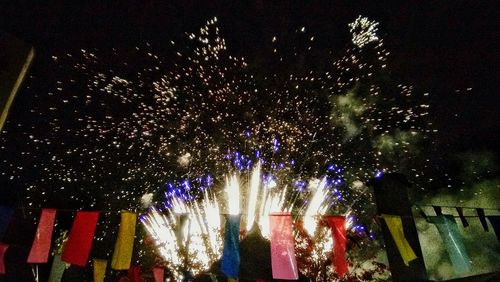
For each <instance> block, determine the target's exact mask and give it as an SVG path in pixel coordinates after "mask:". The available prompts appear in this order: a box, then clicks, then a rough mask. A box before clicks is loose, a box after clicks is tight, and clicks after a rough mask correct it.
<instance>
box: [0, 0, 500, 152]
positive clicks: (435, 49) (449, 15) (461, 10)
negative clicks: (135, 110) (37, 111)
mask: <svg viewBox="0 0 500 282" xmlns="http://www.w3.org/2000/svg"><path fill="white" fill-rule="evenodd" d="M90 2H93V1H90ZM198 2H200V3H198ZM201 2H203V3H201ZM207 2H210V3H206V2H204V1H116V2H113V3H106V4H102V2H100V1H95V3H85V4H83V3H80V4H79V5H75V4H72V3H70V2H68V1H49V3H43V4H42V2H41V1H8V3H5V2H4V3H3V4H1V7H0V29H1V30H3V31H6V32H9V33H11V34H13V35H15V36H17V37H19V38H21V39H23V40H25V41H27V42H29V43H31V44H32V45H33V46H35V49H36V51H37V53H38V56H37V59H36V61H35V63H34V66H33V67H34V68H37V69H38V68H42V69H43V67H44V64H45V63H46V62H47V58H49V57H50V55H51V54H53V53H54V52H64V51H66V50H68V51H73V50H79V49H81V48H99V49H106V48H113V47H115V48H127V47H128V48H130V47H133V46H136V45H141V44H144V43H145V42H148V43H150V44H151V45H152V46H153V49H156V50H161V48H162V46H165V45H167V44H166V42H169V41H170V40H171V39H173V38H174V39H175V38H178V37H179V36H182V34H183V33H184V32H186V31H187V32H190V31H195V30H197V29H198V28H199V26H201V25H202V24H203V23H204V22H205V21H206V20H207V19H209V18H211V17H213V16H217V17H218V18H219V19H220V24H221V28H222V34H223V35H224V36H225V37H226V38H227V40H228V42H229V48H230V50H231V52H233V53H236V54H241V55H244V56H245V57H246V58H247V59H248V60H252V59H253V58H252V57H254V58H255V57H256V56H258V54H259V50H260V49H262V48H265V47H266V44H267V43H266V42H268V40H267V39H268V38H270V37H272V36H273V35H276V34H279V35H286V33H287V32H292V31H294V30H295V29H297V28H299V27H301V26H306V27H307V28H308V29H309V30H311V31H312V32H313V33H317V34H318V35H320V36H321V39H322V40H323V41H324V42H322V44H325V45H327V46H331V47H332V48H333V49H334V50H335V47H338V49H340V48H341V47H342V44H345V42H346V40H345V39H346V38H348V36H349V34H348V30H347V28H346V24H347V23H348V22H351V21H352V20H354V19H355V18H356V17H357V16H358V15H364V16H367V17H369V18H370V19H373V20H376V21H379V22H380V28H379V29H380V33H381V36H382V37H383V38H384V39H385V42H386V46H387V49H388V50H389V51H390V52H391V54H392V55H391V61H390V63H391V67H392V70H393V75H394V76H395V77H398V78H400V79H401V81H403V82H405V83H408V84H413V85H414V86H415V87H417V89H419V90H421V91H425V92H430V93H431V94H432V99H433V113H434V117H435V118H436V122H437V124H438V127H439V129H440V140H441V144H443V146H444V148H448V149H450V150H451V151H456V150H459V151H462V150H468V149H481V148H489V149H493V150H496V149H497V146H496V144H498V143H499V141H500V139H499V137H500V134H499V132H500V125H499V123H498V120H499V119H500V116H499V111H498V110H497V107H498V105H499V95H498V93H497V92H496V91H497V89H498V77H499V76H498V74H499V73H498V68H497V67H496V66H498V64H499V63H500V61H499V55H498V47H499V46H498V42H500V40H499V38H498V28H499V25H498V21H497V20H496V17H495V15H496V12H497V9H496V8H497V6H496V5H495V4H494V1H480V2H476V1H474V2H470V1H428V2H422V1H393V3H390V1H389V2H384V3H379V2H378V1H377V3H375V1H367V2H364V3H363V2H358V1H307V2H308V3H305V2H303V3H296V2H289V1H273V3H270V2H267V1H255V2H253V1H243V2H242V3H240V2H239V1H238V3H237V2H235V1H227V2H224V1H207ZM47 76H48V77H47V79H50V77H49V76H50V74H47ZM468 88H471V90H469V91H468V90H467V89H468ZM28 100H29V97H23V95H22V91H21V93H20V95H19V97H18V99H17V103H16V104H15V106H14V109H13V111H12V115H11V117H10V118H11V120H14V119H16V118H19V116H20V115H21V116H22V114H23V111H25V110H26V108H25V105H24V103H26V102H27V101H28Z"/></svg>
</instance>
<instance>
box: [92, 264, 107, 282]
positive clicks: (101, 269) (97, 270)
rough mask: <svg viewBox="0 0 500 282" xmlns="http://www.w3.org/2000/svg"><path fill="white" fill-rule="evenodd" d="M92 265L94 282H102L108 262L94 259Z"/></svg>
mask: <svg viewBox="0 0 500 282" xmlns="http://www.w3.org/2000/svg"><path fill="white" fill-rule="evenodd" d="M92 264H93V265H94V282H104V277H105V276H106V267H107V266H108V261H107V260H105V259H94V260H93V263H92Z"/></svg>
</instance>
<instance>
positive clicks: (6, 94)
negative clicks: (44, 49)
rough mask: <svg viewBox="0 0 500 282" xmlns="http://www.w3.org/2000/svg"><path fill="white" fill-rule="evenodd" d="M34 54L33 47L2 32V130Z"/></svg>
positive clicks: (0, 106) (0, 90) (0, 60)
mask: <svg viewBox="0 0 500 282" xmlns="http://www.w3.org/2000/svg"><path fill="white" fill-rule="evenodd" d="M34 55H35V51H34V49H33V47H31V46H29V45H27V44H26V43H24V42H22V41H20V40H19V39H17V38H15V37H13V36H10V35H8V34H6V33H2V32H0V110H1V114H0V131H1V130H2V128H3V125H4V123H5V121H6V120H7V115H8V113H9V109H10V107H11V105H12V103H13V102H14V97H15V96H16V93H17V91H18V90H19V87H20V86H21V83H22V82H23V80H24V77H25V76H26V73H27V72H28V68H29V67H30V65H31V62H32V61H33V57H34Z"/></svg>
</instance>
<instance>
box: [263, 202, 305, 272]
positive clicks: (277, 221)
mask: <svg viewBox="0 0 500 282" xmlns="http://www.w3.org/2000/svg"><path fill="white" fill-rule="evenodd" d="M269 226H270V229H271V266H272V270H273V278H274V279H287V280H297V279H299V271H298V268H297V261H296V259H295V242H294V238H293V225H292V214H291V213H289V212H282V213H271V214H270V215H269Z"/></svg>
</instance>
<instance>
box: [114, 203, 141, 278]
mask: <svg viewBox="0 0 500 282" xmlns="http://www.w3.org/2000/svg"><path fill="white" fill-rule="evenodd" d="M136 219H137V215H136V214H135V213H133V212H129V211H122V212H121V222H120V229H119V230H118V238H117V239H116V244H115V251H114V252H113V259H112V260H111V268H113V269H116V270H127V269H129V268H130V262H131V260H132V250H133V248H134V235H135V222H136Z"/></svg>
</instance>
